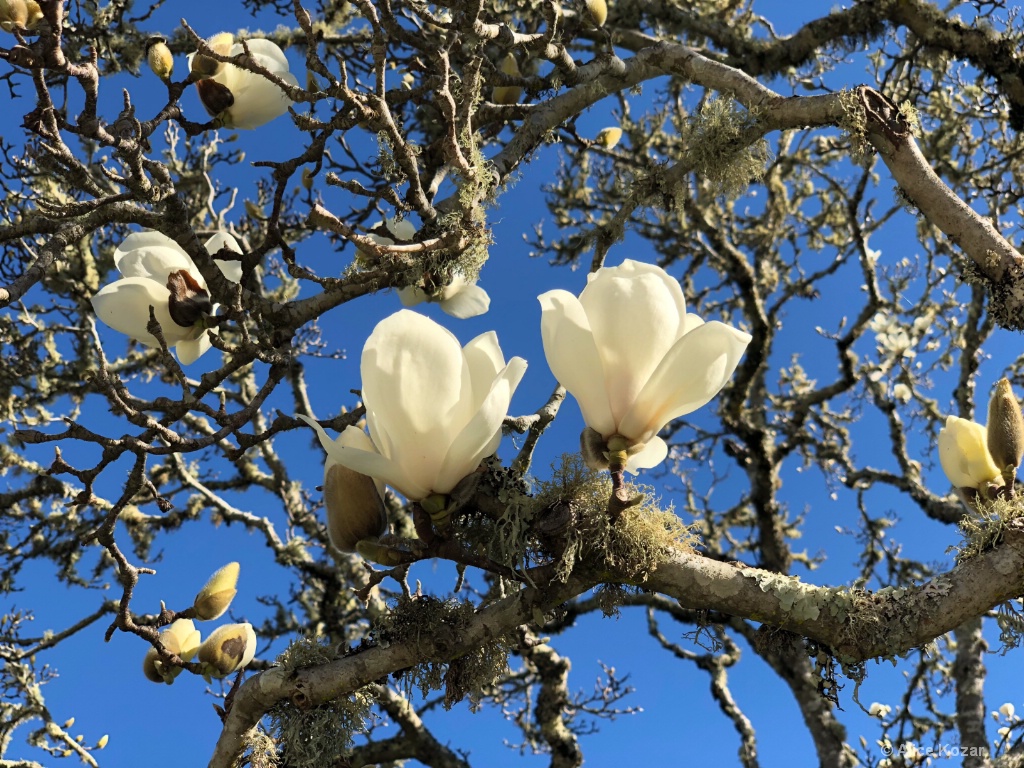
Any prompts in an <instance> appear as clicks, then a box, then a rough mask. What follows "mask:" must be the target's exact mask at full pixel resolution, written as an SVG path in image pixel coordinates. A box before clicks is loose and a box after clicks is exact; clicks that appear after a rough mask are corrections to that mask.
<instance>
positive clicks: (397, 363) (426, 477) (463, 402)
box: [360, 309, 473, 488]
mask: <svg viewBox="0 0 1024 768" xmlns="http://www.w3.org/2000/svg"><path fill="white" fill-rule="evenodd" d="M360 370H361V373H362V379H363V401H364V402H365V404H366V411H367V424H368V426H369V428H370V437H371V438H372V439H373V442H374V443H375V444H376V445H377V447H378V448H379V449H380V451H381V453H383V454H384V455H385V456H388V457H389V458H391V459H393V460H395V461H396V462H398V463H400V464H401V465H402V467H403V468H404V470H405V472H406V474H408V475H409V477H410V478H413V479H414V481H415V482H416V483H417V484H418V485H420V486H425V487H427V488H429V487H430V486H431V484H432V483H433V481H434V479H435V478H436V477H437V474H438V471H439V470H440V467H441V463H442V462H443V460H444V454H445V452H446V451H447V450H448V446H449V445H450V443H451V440H452V438H453V435H454V434H455V433H456V432H457V431H458V430H461V428H462V427H463V426H464V425H465V423H466V422H467V421H468V419H469V417H470V416H471V414H472V410H473V403H472V402H470V401H469V396H470V395H471V393H472V384H471V381H470V378H469V370H468V366H467V365H466V361H465V358H464V356H463V354H462V347H461V346H460V345H459V342H458V339H456V338H455V336H453V335H452V334H451V333H450V332H448V331H447V330H445V329H444V328H442V327H441V326H440V325H438V324H437V323H435V322H434V321H433V320H430V319H429V318H427V317H424V316H423V315H420V314H418V313H416V312H412V311H410V310H407V309H403V310H401V311H399V312H396V313H395V314H393V315H391V316H390V317H387V318H385V319H384V320H382V321H381V322H380V323H378V324H377V327H376V328H374V330H373V333H371V334H370V338H369V339H368V340H367V342H366V346H365V347H363V355H362V359H361V362H360Z"/></svg>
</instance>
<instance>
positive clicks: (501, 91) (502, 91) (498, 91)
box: [491, 53, 523, 104]
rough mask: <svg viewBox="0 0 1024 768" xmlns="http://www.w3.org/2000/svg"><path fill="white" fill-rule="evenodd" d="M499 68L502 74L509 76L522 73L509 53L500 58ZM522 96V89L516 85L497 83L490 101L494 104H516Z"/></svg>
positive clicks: (517, 63)
mask: <svg viewBox="0 0 1024 768" xmlns="http://www.w3.org/2000/svg"><path fill="white" fill-rule="evenodd" d="M500 69H501V72H502V74H505V75H509V76H510V77H520V76H521V74H522V73H521V72H520V71H519V62H517V61H516V57H515V56H513V55H512V54H511V53H509V54H506V55H505V58H504V59H502V60H501V67H500ZM522 96H523V89H522V88H520V87H519V86H518V85H499V86H497V87H496V88H495V89H494V91H493V93H492V94H491V101H493V102H494V103H495V104H518V103H519V99H520V98H522Z"/></svg>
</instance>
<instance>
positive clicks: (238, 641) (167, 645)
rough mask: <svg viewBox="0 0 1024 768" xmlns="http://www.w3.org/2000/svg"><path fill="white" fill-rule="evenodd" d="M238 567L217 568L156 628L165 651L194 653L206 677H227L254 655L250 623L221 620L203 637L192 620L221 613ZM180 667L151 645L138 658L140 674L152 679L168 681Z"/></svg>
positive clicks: (187, 658)
mask: <svg viewBox="0 0 1024 768" xmlns="http://www.w3.org/2000/svg"><path fill="white" fill-rule="evenodd" d="M239 570H240V569H239V565H238V563H228V564H227V565H225V566H224V567H223V568H220V569H218V570H217V572H216V573H214V574H213V575H212V576H211V577H210V578H209V579H208V580H207V582H206V584H205V585H203V588H202V589H201V590H199V593H198V594H197V595H196V597H195V600H194V601H193V604H192V608H191V609H190V610H189V611H185V612H183V613H184V615H183V616H182V617H181V618H178V619H175V620H174V621H173V622H171V623H170V624H169V625H168V626H167V627H166V628H165V629H164V630H162V631H161V632H160V645H162V646H163V648H164V650H165V651H166V652H167V653H169V654H171V655H173V656H178V657H179V658H180V659H181V660H182V661H185V662H188V661H192V659H193V658H195V657H196V656H198V657H199V665H200V669H201V670H202V674H203V675H204V676H206V677H207V678H208V679H209V678H214V677H227V676H228V675H230V674H232V673H233V672H237V671H238V670H240V669H243V668H244V667H246V666H247V665H248V664H249V662H250V661H252V659H253V657H254V656H255V655H256V632H255V631H254V630H253V628H252V625H251V624H248V623H242V624H225V625H223V626H220V627H217V629H215V630H214V631H213V632H211V633H210V636H209V637H207V638H206V640H205V641H204V640H203V639H202V636H201V635H200V633H199V630H198V629H196V626H195V622H194V621H193V619H196V620H199V621H212V620H214V619H219V618H220V617H221V616H223V615H224V613H225V612H226V611H227V609H228V607H229V606H230V605H231V601H232V600H233V599H234V597H235V595H236V594H238V590H237V589H235V587H236V585H237V584H238V573H239ZM181 670H182V668H181V667H179V666H174V665H168V664H166V663H165V662H164V660H163V659H162V658H161V657H160V653H159V651H157V649H156V647H155V646H154V647H152V648H150V649H149V650H148V651H147V652H146V655H145V657H144V658H143V660H142V672H143V674H144V675H145V676H146V677H147V678H148V679H149V680H152V681H153V682H154V683H167V684H168V685H170V684H171V683H173V682H174V678H176V677H177V676H178V675H179V674H181Z"/></svg>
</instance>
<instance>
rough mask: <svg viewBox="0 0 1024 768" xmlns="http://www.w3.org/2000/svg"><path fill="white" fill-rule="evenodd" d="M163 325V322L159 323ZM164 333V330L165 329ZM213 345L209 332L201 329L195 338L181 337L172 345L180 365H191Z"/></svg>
mask: <svg viewBox="0 0 1024 768" xmlns="http://www.w3.org/2000/svg"><path fill="white" fill-rule="evenodd" d="M160 326H161V327H163V323H161V324H160ZM165 334H166V331H165ZM212 347H213V342H212V341H210V334H209V333H208V332H207V331H203V332H202V333H201V334H200V335H199V337H198V338H196V339H182V340H181V341H179V342H178V343H177V344H176V345H175V346H174V352H175V354H177V355H178V360H179V361H180V362H181V364H182V365H192V363H194V362H195V361H196V360H198V359H199V358H200V357H202V356H203V355H205V354H206V353H207V352H209V351H210V349H211V348H212Z"/></svg>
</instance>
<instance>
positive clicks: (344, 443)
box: [295, 413, 385, 498]
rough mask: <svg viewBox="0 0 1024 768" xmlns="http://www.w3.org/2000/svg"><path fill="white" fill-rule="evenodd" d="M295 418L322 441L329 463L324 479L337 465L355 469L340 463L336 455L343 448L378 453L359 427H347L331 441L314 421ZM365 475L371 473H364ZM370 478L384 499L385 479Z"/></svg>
mask: <svg viewBox="0 0 1024 768" xmlns="http://www.w3.org/2000/svg"><path fill="white" fill-rule="evenodd" d="M295 418H297V419H301V420H302V421H304V422H306V423H307V424H309V426H311V427H312V428H313V429H315V430H316V436H317V437H318V438H319V439H320V445H322V446H323V449H324V450H325V451H326V452H327V461H326V463H325V464H324V479H326V478H327V473H328V472H329V471H330V469H331V467H332V466H334V465H335V464H342V466H346V467H348V468H349V469H354V467H349V465H348V464H346V463H344V462H339V461H338V459H337V458H336V455H340V454H339V452H340V450H341V449H343V448H348V449H351V450H355V451H361V452H363V453H378V451H377V447H376V446H375V445H374V444H373V441H371V440H370V438H369V436H368V435H367V434H366V433H365V432H363V430H361V429H359V427H354V426H351V425H349V426H347V427H345V429H344V430H343V431H342V433H341V434H340V435H338V437H337V438H335V439H334V440H331V438H330V436H329V435H328V434H327V431H326V430H325V429H324V428H323V427H321V426H320V425H319V424H317V423H316V422H315V421H314V420H313V419H311V418H309V416H306V415H304V414H301V413H297V414H295ZM363 474H369V473H368V472H364V473H363ZM369 476H370V477H372V478H374V480H376V481H377V492H378V493H380V495H381V498H384V482H385V481H384V479H383V478H379V477H377V476H376V475H369Z"/></svg>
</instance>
